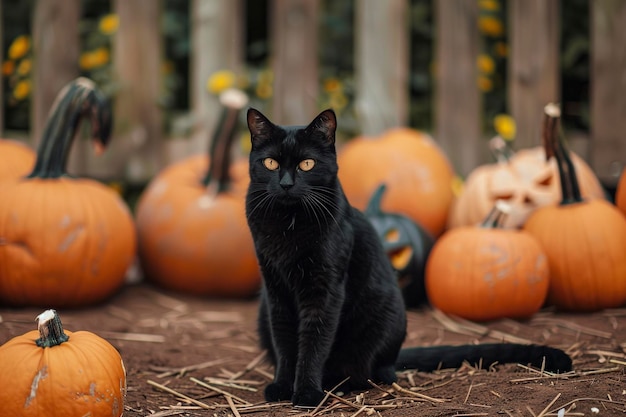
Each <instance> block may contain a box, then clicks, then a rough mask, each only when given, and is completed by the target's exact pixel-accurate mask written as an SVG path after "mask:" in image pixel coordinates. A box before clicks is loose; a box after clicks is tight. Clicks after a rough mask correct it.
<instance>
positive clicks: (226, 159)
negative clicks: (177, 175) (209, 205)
mask: <svg viewBox="0 0 626 417" xmlns="http://www.w3.org/2000/svg"><path fill="white" fill-rule="evenodd" d="M220 103H221V105H222V114H221V115H220V119H219V121H218V123H217V128H216V129H215V133H214V134H213V139H212V141H211V148H210V150H209V169H208V170H207V173H206V175H205V177H204V179H203V180H202V184H203V185H205V186H206V187H207V188H208V189H209V190H211V192H214V193H221V192H223V191H226V190H228V189H229V187H230V182H231V178H230V164H231V153H232V152H231V151H232V146H233V143H234V142H235V137H236V133H237V126H238V124H239V113H240V112H241V109H243V108H244V107H245V106H246V104H247V103H248V96H247V95H246V94H245V93H244V92H243V91H240V90H235V89H230V90H226V91H224V92H223V93H222V94H221V95H220Z"/></svg>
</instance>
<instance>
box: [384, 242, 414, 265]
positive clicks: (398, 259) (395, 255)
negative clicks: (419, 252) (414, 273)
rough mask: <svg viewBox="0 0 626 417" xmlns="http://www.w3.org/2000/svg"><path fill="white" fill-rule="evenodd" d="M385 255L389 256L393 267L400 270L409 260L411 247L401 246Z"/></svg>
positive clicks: (411, 253)
mask: <svg viewBox="0 0 626 417" xmlns="http://www.w3.org/2000/svg"><path fill="white" fill-rule="evenodd" d="M387 255H388V256H389V260H390V261H391V265H393V267H394V268H395V269H397V270H398V271H402V270H403V269H404V268H406V267H407V266H408V265H409V262H411V257H412V256H413V249H412V248H411V247H410V246H403V247H401V248H397V249H394V250H392V251H391V252H389V253H388V254H387Z"/></svg>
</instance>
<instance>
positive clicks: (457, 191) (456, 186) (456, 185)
mask: <svg viewBox="0 0 626 417" xmlns="http://www.w3.org/2000/svg"><path fill="white" fill-rule="evenodd" d="M450 187H451V188H452V194H453V195H454V196H455V197H458V196H460V195H461V193H462V192H463V178H461V177H459V176H458V175H455V176H454V177H452V182H451V184H450Z"/></svg>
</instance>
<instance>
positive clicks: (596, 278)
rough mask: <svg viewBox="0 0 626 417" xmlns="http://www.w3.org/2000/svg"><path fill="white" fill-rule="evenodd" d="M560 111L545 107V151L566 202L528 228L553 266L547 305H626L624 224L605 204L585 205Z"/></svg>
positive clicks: (576, 307)
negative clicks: (555, 165)
mask: <svg viewBox="0 0 626 417" xmlns="http://www.w3.org/2000/svg"><path fill="white" fill-rule="evenodd" d="M559 119H560V110H559V108H558V107H557V106H555V105H549V106H547V107H546V114H545V125H546V127H545V128H544V146H545V147H546V154H547V155H549V156H550V157H552V156H554V157H555V158H556V161H557V163H558V167H559V177H560V183H561V189H562V194H563V199H562V201H561V203H560V204H558V205H553V206H546V207H542V208H540V209H538V210H537V211H535V212H534V213H533V214H532V215H531V216H530V218H529V219H528V221H527V222H526V224H525V225H524V228H525V229H526V230H527V231H528V232H529V233H531V234H532V235H533V236H535V237H536V238H537V239H538V240H539V242H540V243H541V244H542V246H543V248H544V250H545V252H546V254H547V256H548V264H549V265H550V290H549V294H548V302H549V303H551V304H553V305H555V306H556V307H558V308H561V309H566V310H574V311H594V310H600V309H604V308H612V307H620V306H623V305H624V303H626V256H624V248H626V218H624V216H623V215H622V214H621V213H620V212H619V210H618V209H617V208H615V206H613V205H612V204H610V203H608V202H607V201H605V200H600V199H595V200H591V199H584V198H583V197H582V195H581V192H580V188H579V183H578V179H577V175H576V168H575V166H574V164H573V163H572V161H571V159H570V157H569V153H568V152H567V149H566V148H565V144H564V141H563V140H562V138H561V137H560V136H559V135H558V134H557V130H558V123H559Z"/></svg>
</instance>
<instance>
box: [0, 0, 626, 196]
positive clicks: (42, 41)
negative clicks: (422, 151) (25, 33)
mask: <svg viewBox="0 0 626 417" xmlns="http://www.w3.org/2000/svg"><path fill="white" fill-rule="evenodd" d="M354 1H355V3H354V5H355V25H354V26H355V31H356V33H355V37H354V38H355V42H356V44H355V45H354V48H355V51H356V52H355V65H354V68H355V79H356V83H357V86H356V91H357V92H356V99H355V101H356V108H357V110H358V114H359V120H360V124H361V126H360V128H361V130H362V132H363V133H364V134H377V133H380V132H381V131H383V130H384V129H386V128H389V127H392V126H397V125H406V124H407V123H408V107H409V106H408V104H409V94H408V72H409V50H410V48H409V47H410V45H409V30H408V27H409V21H408V18H409V13H408V8H409V0H385V1H380V0H354ZM269 4H270V7H271V11H270V22H269V28H270V32H271V33H270V39H271V50H272V60H271V62H272V67H273V68H272V69H273V72H274V74H275V81H274V92H275V93H274V97H273V101H272V110H271V112H272V118H273V119H274V120H276V121H278V122H280V123H283V124H290V123H297V124H301V123H303V122H304V121H306V120H309V119H310V118H311V117H312V116H314V115H315V114H316V113H317V111H318V110H319V109H318V108H317V101H316V98H317V94H318V88H319V87H318V85H319V80H318V78H319V74H318V62H317V59H318V58H317V54H314V53H303V51H316V50H318V48H322V47H333V46H332V45H330V46H329V45H320V44H319V42H318V38H319V36H318V33H319V31H320V30H323V28H320V27H319V26H320V19H319V16H320V13H322V10H321V7H322V5H323V3H322V2H321V0H270V2H269ZM589 4H590V5H589V11H590V13H589V18H590V28H591V29H590V30H591V34H590V36H591V41H592V42H591V74H592V80H591V82H590V86H591V87H590V88H591V91H590V96H591V132H590V137H588V138H583V139H581V140H575V141H572V145H573V147H574V148H575V150H576V151H577V152H579V153H580V154H581V155H582V156H583V157H585V158H586V159H587V160H588V161H589V162H590V163H591V165H592V167H593V169H594V170H595V172H596V173H597V174H598V176H599V177H600V178H601V179H602V181H603V182H604V183H605V184H606V185H608V186H613V185H614V184H615V182H616V180H617V176H618V175H619V173H620V172H621V170H622V167H623V166H624V164H626V140H625V139H623V138H622V136H624V135H625V132H626V94H625V93H626V47H624V44H625V43H626V2H625V1H623V0H593V1H590V3H589ZM434 6H435V25H436V36H435V39H436V46H435V52H436V53H435V62H436V64H435V68H436V70H435V71H436V72H435V96H434V97H433V106H434V110H435V111H434V114H435V121H434V126H435V127H434V132H433V134H434V136H435V137H436V139H437V140H438V141H439V143H440V144H441V146H442V147H443V148H444V150H445V151H446V152H447V154H448V155H449V157H450V159H451V161H452V162H453V164H454V166H455V168H456V169H457V171H458V172H459V173H460V174H462V175H465V174H467V173H468V172H469V171H470V170H471V169H473V168H474V167H476V166H477V165H479V164H481V163H484V162H487V161H489V156H488V155H487V151H486V147H485V145H484V133H483V132H482V130H481V129H482V128H481V93H480V92H479V90H478V88H477V85H476V79H477V75H478V74H477V68H476V58H477V55H478V50H479V31H478V27H477V20H478V19H477V17H478V1H477V0H437V1H434ZM244 7H245V2H244V1H243V0H192V1H191V13H192V19H191V20H192V21H191V24H192V30H191V39H192V52H191V61H190V67H191V71H190V89H191V91H190V101H191V103H190V108H191V110H192V113H193V116H194V119H193V120H194V128H193V133H192V135H191V137H190V138H183V139H181V138H165V137H164V134H163V132H162V129H161V126H162V122H163V114H162V110H161V109H160V108H159V106H158V102H157V98H158V97H157V94H158V92H159V88H160V82H161V80H160V71H159V70H158V69H159V67H160V63H161V53H162V50H163V44H162V42H163V40H162V39H161V36H160V32H159V18H158V17H159V13H160V3H159V2H158V1H144V0H112V10H113V12H114V13H116V14H117V15H118V16H119V20H120V26H119V30H118V31H117V32H116V34H115V39H114V48H113V51H114V53H113V65H114V72H115V74H116V77H118V79H119V81H120V85H121V88H120V90H119V95H118V96H117V97H116V101H115V103H116V104H115V107H116V110H115V114H116V133H115V134H116V136H117V137H116V138H115V140H114V141H112V147H111V149H110V150H109V151H108V152H107V153H106V154H105V156H104V157H100V158H94V157H93V156H92V152H91V150H90V149H89V148H88V147H86V145H85V144H82V145H80V146H78V147H77V149H75V150H74V151H73V154H72V156H71V157H70V163H71V164H72V167H73V170H74V171H76V172H80V173H82V174H86V175H92V176H95V177H99V178H103V179H112V178H120V177H124V178H126V179H127V180H129V181H131V182H142V181H146V180H148V179H149V178H150V177H151V176H153V175H154V173H155V172H156V171H157V170H159V169H160V168H161V167H163V166H165V165H166V164H168V163H170V162H171V161H172V160H174V159H178V158H180V157H181V156H184V155H188V154H191V153H195V152H200V151H202V150H204V149H205V148H206V140H207V137H209V133H210V132H211V131H212V129H213V127H214V124H215V122H216V118H217V117H216V115H217V109H218V104H217V101H216V98H215V97H212V96H211V95H209V94H207V93H206V89H205V87H204V85H205V82H206V79H207V77H208V76H209V74H211V73H212V72H213V71H215V70H218V69H223V68H228V69H231V70H233V71H235V72H238V71H240V70H241V69H242V68H243V67H244V65H245V64H244V50H243V49H244V42H243V34H244V33H245V32H244V31H245V24H244ZM560 7H567V2H559V1H558V0H508V10H509V16H508V19H507V20H508V22H507V28H508V31H509V48H510V55H509V59H508V69H507V71H508V75H507V80H508V85H507V90H508V96H507V102H508V107H509V109H510V112H511V114H512V115H513V117H514V118H515V119H516V121H517V126H518V134H517V139H516V145H515V146H516V147H520V148H521V147H527V146H533V145H537V144H538V143H539V137H540V136H539V128H540V118H541V113H542V108H543V105H544V104H546V103H547V102H549V101H559V98H560V73H559V25H560V23H561V22H560V18H559V16H560V13H559V12H560V9H559V8H560ZM0 8H1V6H0ZM79 10H80V0H45V1H42V0H39V1H37V2H36V4H35V13H34V25H33V27H34V33H33V39H34V53H35V56H36V57H37V59H36V62H35V66H34V74H33V83H34V97H33V112H32V123H31V125H32V130H33V132H32V135H31V137H33V138H37V137H38V136H39V135H38V133H39V132H41V130H42V124H43V123H44V119H45V116H46V115H45V109H48V108H49V107H50V104H51V103H52V101H53V99H54V96H55V94H56V93H57V92H58V91H59V89H60V88H61V86H63V85H64V84H65V83H66V82H68V81H69V80H71V79H73V78H74V77H76V75H77V74H78V55H79V36H78V21H79ZM1 13H2V12H1V11H0V16H1ZM0 32H1V31H0ZM51 33H54V36H50V34H51ZM0 36H2V34H1V33H0ZM0 92H1V91H0ZM1 110H2V109H1V108H0V132H1V129H2V126H3V120H2V113H3V112H2V111H1Z"/></svg>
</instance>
